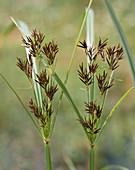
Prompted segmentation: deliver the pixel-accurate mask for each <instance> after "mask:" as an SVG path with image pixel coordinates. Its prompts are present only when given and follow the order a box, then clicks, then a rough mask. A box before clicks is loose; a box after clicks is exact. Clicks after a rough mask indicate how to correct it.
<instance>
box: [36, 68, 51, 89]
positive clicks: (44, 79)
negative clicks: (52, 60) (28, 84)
mask: <svg viewBox="0 0 135 170" xmlns="http://www.w3.org/2000/svg"><path fill="white" fill-rule="evenodd" d="M36 76H37V78H38V80H35V81H36V82H37V83H39V84H40V86H41V87H42V88H44V89H46V87H47V85H48V84H49V77H48V75H47V72H46V69H45V70H44V71H42V72H41V73H40V74H39V75H37V74H36Z"/></svg>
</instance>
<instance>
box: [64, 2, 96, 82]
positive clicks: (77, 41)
mask: <svg viewBox="0 0 135 170" xmlns="http://www.w3.org/2000/svg"><path fill="white" fill-rule="evenodd" d="M92 1H93V0H90V1H89V5H88V8H87V11H86V13H85V16H84V19H83V22H82V25H81V28H80V31H79V34H78V37H77V40H76V43H75V47H74V50H73V54H72V57H71V61H70V64H69V68H68V71H67V75H66V79H65V84H66V83H67V80H68V76H69V73H70V70H71V66H72V63H73V60H74V56H75V53H76V50H77V45H78V43H79V40H80V37H81V35H82V31H83V28H84V25H85V22H86V19H87V16H88V13H89V10H90V7H91V4H92Z"/></svg>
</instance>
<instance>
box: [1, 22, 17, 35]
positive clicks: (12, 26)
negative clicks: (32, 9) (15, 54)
mask: <svg viewBox="0 0 135 170" xmlns="http://www.w3.org/2000/svg"><path fill="white" fill-rule="evenodd" d="M15 27H16V26H15V24H14V23H11V24H10V25H9V26H8V27H7V29H6V30H5V32H4V34H3V36H4V38H6V37H7V36H8V35H9V34H10V33H11V31H12V30H13V29H14V28H15Z"/></svg>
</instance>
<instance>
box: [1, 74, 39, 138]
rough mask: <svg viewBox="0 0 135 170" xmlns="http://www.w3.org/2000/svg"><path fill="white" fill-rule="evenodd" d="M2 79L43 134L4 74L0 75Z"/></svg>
mask: <svg viewBox="0 0 135 170" xmlns="http://www.w3.org/2000/svg"><path fill="white" fill-rule="evenodd" d="M0 75H1V77H2V78H3V79H4V81H5V82H6V83H7V85H8V86H9V87H10V89H11V90H12V91H13V93H14V94H15V95H16V97H17V98H18V100H19V101H20V103H21V105H22V106H23V108H24V109H25V111H26V112H27V114H28V115H29V117H30V118H31V120H32V122H33V123H34V125H35V126H36V128H37V130H38V132H39V133H40V135H41V136H42V134H41V131H40V128H39V127H38V125H37V124H36V122H35V120H34V119H33V117H32V116H31V114H30V113H29V111H28V109H27V108H26V107H25V105H24V104H23V102H22V100H21V99H20V97H19V96H18V94H17V92H16V91H15V90H14V89H13V87H12V86H11V85H10V83H9V82H8V81H7V79H6V78H5V77H4V76H3V75H2V73H0Z"/></svg>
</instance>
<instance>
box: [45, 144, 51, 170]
mask: <svg viewBox="0 0 135 170" xmlns="http://www.w3.org/2000/svg"><path fill="white" fill-rule="evenodd" d="M45 151H46V166H47V170H52V165H51V154H50V145H49V143H45Z"/></svg>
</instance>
